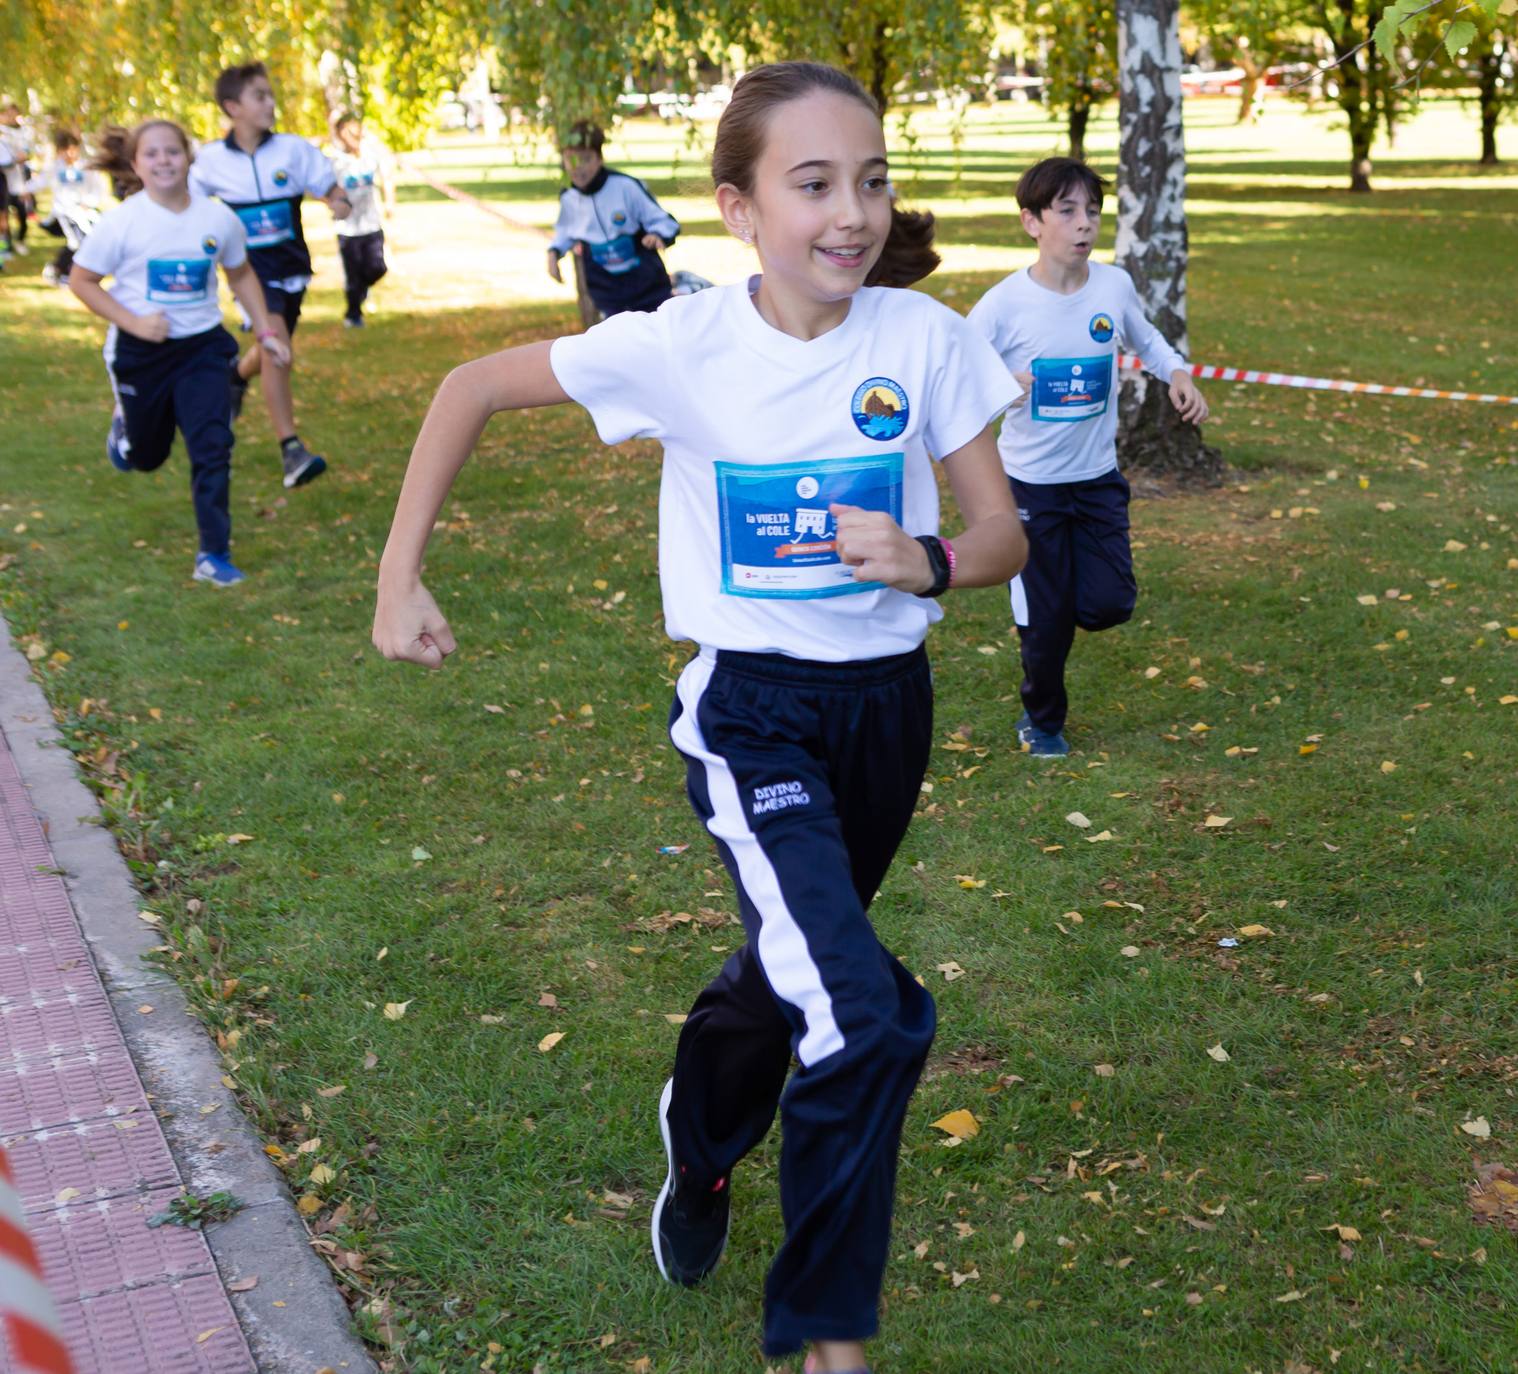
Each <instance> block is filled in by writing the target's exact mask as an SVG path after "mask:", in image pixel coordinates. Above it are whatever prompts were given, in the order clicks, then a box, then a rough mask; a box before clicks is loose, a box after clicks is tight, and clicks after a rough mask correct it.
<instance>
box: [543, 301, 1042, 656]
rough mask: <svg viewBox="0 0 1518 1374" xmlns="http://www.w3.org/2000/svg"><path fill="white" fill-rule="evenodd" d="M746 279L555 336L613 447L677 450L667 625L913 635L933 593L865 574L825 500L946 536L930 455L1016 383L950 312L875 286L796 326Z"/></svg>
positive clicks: (560, 359) (804, 652)
mask: <svg viewBox="0 0 1518 1374" xmlns="http://www.w3.org/2000/svg"><path fill="white" fill-rule="evenodd" d="M757 287H758V278H757V277H756V278H753V279H751V280H750V281H749V282H747V283H737V284H735V285H732V286H726V287H719V288H717V289H714V290H710V291H702V292H699V293H697V294H696V295H693V296H677V297H675V298H674V299H673V300H671V301H668V302H667V303H666V304H664V305H662V306H661V307H660V308H659V309H658V310H657V311H653V312H651V313H641V312H636V311H630V312H628V313H626V314H621V315H614V316H612V317H611V318H610V319H608V320H606V321H605V322H604V323H602V324H598V325H596V326H595V327H594V328H593V329H591V330H590V331H589V332H587V333H585V334H581V335H576V336H571V337H568V338H562V339H558V340H556V341H555V342H554V345H553V350H552V352H551V354H550V360H551V364H552V367H553V371H554V375H555V376H556V377H557V378H558V380H559V384H560V385H561V386H562V387H563V388H564V390H565V391H567V392H568V393H569V395H570V396H571V397H573V398H574V399H575V400H576V401H578V402H579V403H580V404H581V405H583V406H584V407H585V408H586V409H587V410H588V411H589V412H590V414H591V418H592V419H594V420H595V423H596V430H597V432H598V433H599V434H600V436H601V439H602V441H603V442H605V443H608V444H616V443H620V442H622V440H624V439H630V438H632V437H634V436H638V435H641V436H646V437H649V438H655V439H659V440H661V441H662V442H663V444H664V470H663V478H662V481H661V483H660V488H659V576H660V581H661V584H662V587H663V592H664V618H665V629H666V630H667V632H668V633H669V635H670V637H671V638H672V639H690V640H695V641H696V642H697V643H698V644H702V645H704V646H706V647H708V648H715V649H741V650H748V651H751V652H758V653H781V654H789V655H790V656H792V657H794V658H804V659H819V660H824V661H828V662H846V661H850V660H854V659H867V658H879V657H883V656H885V655H887V654H899V653H905V652H908V651H909V650H911V649H914V648H916V647H917V645H919V644H920V643H921V642H922V640H923V638H924V636H925V635H926V634H927V629H928V626H929V624H930V623H932V622H933V621H935V620H937V619H939V618H940V616H941V615H942V612H941V611H940V610H939V608H938V603H937V602H936V601H932V600H929V599H926V598H922V597H917V596H912V595H910V594H909V593H906V592H900V591H895V590H893V589H891V588H888V587H885V586H883V585H882V584H880V583H857V582H854V581H853V580H852V573H853V569H852V568H849V567H847V566H845V565H844V564H842V563H840V562H839V561H838V558H837V555H836V554H835V553H834V552H833V546H832V542H831V541H832V539H833V537H834V535H835V533H836V525H835V522H834V521H833V519H832V517H831V516H830V515H829V514H828V504H829V502H830V501H842V502H845V503H846V504H849V505H855V506H862V507H864V508H866V509H870V510H885V511H889V512H891V514H892V515H893V516H895V518H896V519H897V521H898V523H900V525H901V526H902V527H903V528H904V529H905V530H906V532H907V533H908V534H912V535H917V534H935V533H937V531H938V488H937V485H936V483H935V481H934V474H933V466H932V463H931V461H930V458H941V457H944V456H945V455H947V454H951V453H953V452H955V451H956V450H957V449H960V448H962V447H963V446H964V445H965V444H967V443H969V442H970V440H972V439H973V438H975V436H976V435H977V434H979V433H980V432H981V431H982V430H983V429H985V427H986V426H987V425H988V424H989V423H990V422H991V421H992V420H994V419H995V418H996V416H997V415H999V414H1000V413H1001V412H1002V411H1003V410H1004V409H1005V408H1006V407H1007V406H1008V405H1009V404H1010V403H1011V401H1012V400H1013V398H1014V397H1015V396H1016V395H1017V394H1018V387H1017V384H1016V382H1014V381H1013V380H1012V379H1011V377H1009V376H1008V374H1007V371H1006V369H1005V368H1004V367H1003V366H1002V365H1001V362H1000V361H999V360H998V359H997V357H996V355H995V353H993V352H992V351H991V350H990V349H989V348H987V347H986V345H985V343H984V342H983V341H982V340H981V339H980V338H978V337H977V336H976V335H975V334H974V333H973V332H972V331H971V330H970V329H969V328H968V326H967V325H966V324H965V322H964V320H963V319H961V318H960V316H958V315H957V314H955V313H954V312H953V311H952V310H950V309H948V308H947V307H945V306H942V305H940V304H939V303H938V302H937V301H935V300H933V299H932V298H931V297H929V296H925V295H922V294H921V293H919V292H916V291H904V290H893V289H890V288H886V287H867V288H865V289H864V290H861V291H860V292H859V293H858V294H857V295H856V296H854V298H853V300H852V302H851V303H850V310H849V313H848V315H847V317H846V318H845V319H844V321H843V323H842V324H840V325H838V326H837V328H835V329H832V330H830V331H829V332H828V333H826V334H824V335H822V336H821V337H819V338H816V339H812V340H810V341H804V340H801V339H796V338H793V337H792V336H790V335H789V334H785V333H782V332H781V331H780V330H777V329H774V328H773V327H771V326H770V325H769V324H767V323H766V322H765V321H764V318H763V317H762V316H761V315H760V314H759V311H758V308H757V306H756V305H755V304H754V301H753V299H752V298H751V295H750V293H751V292H752V291H754V290H756V289H757Z"/></svg>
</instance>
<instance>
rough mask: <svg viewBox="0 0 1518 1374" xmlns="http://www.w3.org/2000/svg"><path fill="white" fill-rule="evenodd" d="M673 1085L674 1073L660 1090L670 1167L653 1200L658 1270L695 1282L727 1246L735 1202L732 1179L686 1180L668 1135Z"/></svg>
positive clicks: (662, 1132)
mask: <svg viewBox="0 0 1518 1374" xmlns="http://www.w3.org/2000/svg"><path fill="white" fill-rule="evenodd" d="M674 1089H675V1080H674V1079H673V1078H671V1079H670V1080H669V1081H668V1082H666V1083H665V1085H664V1091H663V1093H661V1094H660V1096H659V1134H660V1135H661V1136H663V1137H664V1155H665V1159H666V1160H667V1161H668V1164H669V1171H668V1173H667V1174H666V1175H665V1177H664V1186H663V1187H662V1188H661V1189H659V1197H658V1200H657V1201H656V1202H655V1203H654V1215H653V1220H652V1223H651V1228H650V1229H651V1230H652V1232H653V1241H654V1262H655V1263H656V1264H657V1265H658V1266H659V1273H660V1274H661V1275H662V1276H663V1277H664V1278H666V1279H667V1280H668V1281H669V1282H670V1283H678V1284H682V1285H683V1286H684V1287H686V1288H690V1287H693V1286H694V1285H696V1284H698V1283H700V1282H701V1280H702V1279H704V1278H705V1277H706V1276H707V1275H708V1274H710V1273H711V1272H712V1270H713V1269H715V1268H716V1267H717V1261H718V1260H720V1259H721V1258H722V1252H723V1251H724V1250H725V1249H727V1233H728V1230H729V1227H730V1226H731V1224H732V1207H731V1205H730V1204H731V1196H730V1194H729V1190H728V1180H727V1179H725V1178H719V1179H718V1180H717V1182H716V1183H715V1184H714V1185H713V1186H712V1187H710V1188H697V1187H694V1186H692V1185H690V1184H686V1183H684V1182H683V1180H682V1175H683V1174H684V1172H685V1171H684V1169H682V1168H681V1167H680V1166H679V1164H677V1163H676V1162H675V1147H674V1145H673V1144H672V1143H671V1141H670V1137H669V1101H670V1097H671V1096H672V1095H673V1093H674Z"/></svg>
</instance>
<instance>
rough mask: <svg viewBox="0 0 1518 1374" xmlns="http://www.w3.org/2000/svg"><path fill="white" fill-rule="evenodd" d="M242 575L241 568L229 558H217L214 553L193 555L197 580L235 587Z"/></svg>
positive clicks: (218, 585) (214, 584)
mask: <svg viewBox="0 0 1518 1374" xmlns="http://www.w3.org/2000/svg"><path fill="white" fill-rule="evenodd" d="M243 577H244V574H243V572H242V570H241V569H240V568H238V567H236V566H235V565H234V564H233V562H232V560H231V559H230V558H218V557H217V556H216V555H215V554H214V553H197V554H196V555H195V580H196V581H197V582H209V583H210V584H211V585H212V586H213V587H235V586H236V585H237V584H238V583H239V582H241V581H242V580H243Z"/></svg>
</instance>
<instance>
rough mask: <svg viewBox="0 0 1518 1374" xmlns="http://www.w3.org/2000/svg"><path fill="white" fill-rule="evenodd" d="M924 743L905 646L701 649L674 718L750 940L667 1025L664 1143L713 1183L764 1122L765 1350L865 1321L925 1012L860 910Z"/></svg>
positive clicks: (919, 676) (919, 653) (915, 787)
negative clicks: (810, 654) (768, 1220)
mask: <svg viewBox="0 0 1518 1374" xmlns="http://www.w3.org/2000/svg"><path fill="white" fill-rule="evenodd" d="M932 729H933V688H932V677H931V673H930V671H929V668H928V662H927V656H926V654H925V653H924V652H923V650H922V649H920V648H919V649H917V650H915V651H914V652H912V653H909V654H902V655H898V656H896V657H892V658H884V659H872V660H867V661H863V662H855V663H845V664H832V663H811V662H805V661H802V660H798V659H791V658H786V657H783V656H781V655H772V654H742V653H729V652H727V651H720V652H713V651H711V650H703V651H702V653H701V654H700V656H698V657H697V658H694V659H692V660H691V662H690V663H689V664H688V665H687V667H686V668H685V670H684V672H683V673H682V674H681V675H680V681H679V684H678V688H677V695H676V699H675V703H674V706H673V708H672V710H671V713H670V737H671V739H672V740H673V741H674V743H675V746H676V747H677V748H678V749H679V750H680V752H681V753H682V754H683V755H684V756H685V759H686V764H687V787H688V790H689V793H690V799H691V804H692V805H693V806H694V807H695V810H696V814H697V815H698V816H700V817H701V819H702V821H703V822H705V824H706V828H707V829H708V830H709V831H710V832H711V834H712V836H713V838H714V839H715V840H716V842H717V848H718V849H719V850H720V851H721V854H722V859H723V862H724V863H725V864H726V865H727V869H728V872H729V873H730V874H731V875H732V878H733V883H734V885H735V886H736V888H737V892H738V905H739V914H740V916H741V918H742V921H743V926H744V930H745V932H746V934H747V936H748V943H747V944H745V945H744V946H743V947H742V948H741V949H740V950H739V951H738V952H737V953H736V954H734V955H733V956H732V957H731V958H729V959H728V961H727V963H726V965H725V966H724V967H723V969H722V971H721V973H720V974H718V976H717V978H716V979H715V980H714V981H713V982H712V983H711V984H710V986H708V987H707V988H706V990H705V991H704V992H702V994H701V995H700V997H698V998H697V999H696V1004H695V1006H694V1008H693V1009H692V1011H691V1013H690V1016H689V1019H688V1020H687V1021H686V1022H685V1025H684V1027H683V1028H682V1030H681V1034H680V1042H679V1047H678V1049H677V1051H676V1055H675V1072H674V1090H673V1094H672V1097H671V1104H670V1130H671V1139H672V1142H673V1145H674V1152H675V1158H676V1161H677V1162H678V1163H679V1165H680V1166H681V1168H682V1170H683V1171H684V1173H685V1176H686V1177H688V1178H690V1179H691V1180H692V1182H693V1183H695V1184H697V1185H700V1186H705V1185H707V1184H708V1183H715V1182H716V1181H717V1180H718V1179H722V1178H726V1177H727V1176H728V1175H729V1174H730V1172H731V1170H732V1168H733V1166H734V1165H735V1164H737V1162H738V1161H739V1160H740V1159H741V1158H742V1157H743V1156H744V1155H745V1154H746V1153H747V1152H748V1151H749V1150H750V1149H752V1148H753V1147H754V1146H755V1145H756V1144H758V1142H759V1141H760V1140H761V1139H763V1137H764V1135H765V1133H766V1132H767V1131H768V1130H769V1127H770V1124H771V1123H772V1121H773V1120H774V1116H775V1109H776V1106H777V1104H778V1106H779V1109H780V1120H781V1131H782V1142H781V1153H780V1205H781V1210H782V1212H783V1214H784V1217H785V1241H784V1243H783V1245H782V1246H781V1248H780V1251H779V1253H778V1254H777V1255H776V1256H775V1260H774V1263H773V1265H772V1266H771V1268H770V1272H769V1278H768V1280H767V1282H766V1284H765V1303H764V1350H765V1353H766V1354H767V1355H770V1356H783V1355H788V1354H790V1353H792V1352H794V1351H796V1350H798V1349H800V1348H801V1347H802V1346H803V1345H804V1344H805V1343H806V1342H808V1341H815V1340H864V1339H866V1338H868V1337H869V1336H872V1335H874V1333H875V1330H876V1327H877V1325H878V1314H877V1307H878V1303H879V1297H880V1285H881V1280H882V1276H883V1275H884V1272H885V1264H886V1257H887V1250H888V1247H889V1244H890V1232H891V1213H892V1204H893V1198H894V1194H895V1187H896V1156H897V1150H898V1148H899V1144H900V1139H901V1128H902V1121H903V1119H904V1118H905V1115H906V1109H907V1102H908V1100H909V1099H910V1097H911V1095H912V1091H913V1089H914V1088H915V1087H916V1084H917V1079H918V1076H919V1075H920V1073H921V1072H922V1066H923V1062H924V1060H925V1059H926V1058H927V1053H928V1048H929V1046H930V1045H931V1044H932V1041H933V1031H934V1024H935V1018H934V1007H933V999H932V997H931V996H930V995H929V994H928V993H927V992H926V991H925V990H924V989H923V988H922V987H921V986H920V985H919V984H918V983H917V981H916V980H915V979H914V978H913V977H912V975H911V974H910V973H908V972H907V970H906V968H905V967H904V966H903V965H902V964H901V963H900V961H899V960H897V959H896V958H895V957H894V956H893V955H892V954H891V953H890V952H889V951H888V950H887V949H886V948H885V947H884V946H883V945H882V944H881V943H880V941H879V939H878V938H877V937H876V935H875V932H874V930H873V928H872V927H871V925H870V922H869V918H868V916H867V915H866V914H865V913H866V909H867V908H868V906H869V904H870V901H871V899H872V898H873V897H874V895H875V892H876V890H877V888H878V887H879V885H880V882H881V880H882V879H883V878H884V876H885V872H886V869H887V868H888V867H889V866H890V862H891V859H892V857H893V856H894V854H895V852H896V848H897V846H898V845H899V844H900V843H901V840H902V837H903V836H904V835H905V834H906V829H907V825H908V823H909V822H910V820H911V818H912V812H913V809H914V807H915V805H916V802H917V797H918V793H919V790H920V788H921V785H922V778H923V774H924V771H925V770H926V767H927V760H928V751H929V749H930V748H931V746H932ZM793 1053H794V1054H795V1056H796V1059H797V1061H798V1067H797V1069H796V1071H795V1072H794V1073H793V1074H792V1073H790V1072H789V1071H790V1063H791V1055H792V1054H793ZM788 1074H789V1082H787V1075H788Z"/></svg>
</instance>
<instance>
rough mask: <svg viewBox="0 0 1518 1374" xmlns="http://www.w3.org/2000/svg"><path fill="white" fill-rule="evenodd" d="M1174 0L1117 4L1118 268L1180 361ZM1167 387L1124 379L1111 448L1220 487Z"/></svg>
mask: <svg viewBox="0 0 1518 1374" xmlns="http://www.w3.org/2000/svg"><path fill="white" fill-rule="evenodd" d="M1179 8H1180V6H1179V0H1119V4H1118V7H1117V23H1118V43H1117V54H1118V56H1117V62H1118V77H1119V90H1120V98H1119V107H1118V123H1119V126H1120V129H1121V133H1120V141H1119V144H1118V173H1117V252H1116V257H1117V265H1118V266H1119V267H1121V268H1122V269H1123V270H1124V271H1126V272H1127V273H1128V275H1129V276H1130V277H1132V278H1133V284H1134V286H1135V287H1136V288H1137V290H1138V297H1139V301H1140V303H1141V304H1142V305H1143V307H1144V313H1145V314H1146V315H1147V316H1148V317H1149V319H1150V320H1152V321H1153V323H1154V325H1155V327H1156V328H1157V329H1158V330H1159V331H1160V333H1161V334H1163V335H1164V336H1165V338H1166V339H1168V340H1169V341H1170V344H1171V347H1173V348H1174V349H1175V350H1176V351H1177V352H1178V353H1180V354H1181V355H1182V356H1186V355H1187V354H1188V352H1189V350H1188V340H1187V337H1186V246H1187V244H1186V150H1185V143H1184V139H1183V137H1182V132H1181V40H1180V31H1179V26H1178V15H1179ZM1168 381H1169V379H1168V378H1166V379H1165V382H1163V383H1162V382H1159V381H1156V380H1155V379H1154V378H1153V377H1150V376H1149V375H1148V374H1147V373H1125V374H1124V379H1123V384H1122V389H1121V391H1120V393H1119V399H1118V429H1117V446H1118V452H1119V454H1121V456H1122V459H1123V462H1124V463H1125V464H1126V465H1128V466H1130V467H1144V468H1149V469H1151V470H1158V471H1164V472H1171V473H1177V474H1180V475H1182V476H1185V477H1187V478H1189V479H1191V480H1193V481H1198V482H1204V483H1216V482H1218V481H1220V480H1221V479H1222V472H1223V460H1222V455H1221V454H1220V453H1219V452H1218V451H1217V449H1215V448H1211V447H1209V446H1208V445H1207V444H1206V443H1205V442H1204V441H1203V439H1202V431H1201V430H1200V429H1199V428H1198V427H1197V426H1196V425H1190V424H1185V423H1183V422H1182V420H1181V418H1180V417H1179V416H1178V415H1177V414H1176V412H1175V407H1174V406H1172V405H1171V404H1170V397H1169V395H1168V394H1167V391H1168V387H1167V383H1168Z"/></svg>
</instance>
